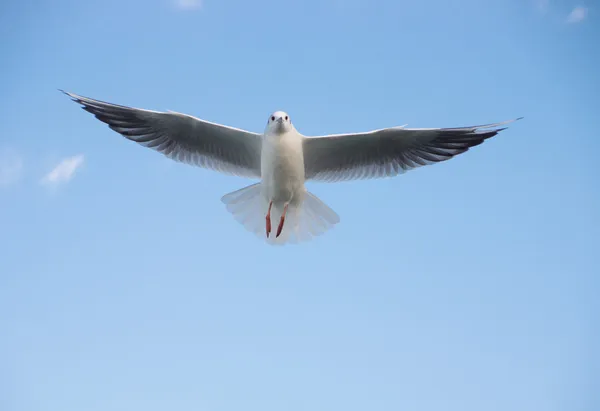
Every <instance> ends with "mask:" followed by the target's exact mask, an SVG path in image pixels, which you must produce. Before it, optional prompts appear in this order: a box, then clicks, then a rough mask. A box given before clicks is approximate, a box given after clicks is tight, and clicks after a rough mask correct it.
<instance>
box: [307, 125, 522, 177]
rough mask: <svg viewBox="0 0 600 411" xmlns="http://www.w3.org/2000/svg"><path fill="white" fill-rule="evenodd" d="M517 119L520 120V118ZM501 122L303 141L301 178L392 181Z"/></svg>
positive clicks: (492, 131) (475, 140) (478, 139)
mask: <svg viewBox="0 0 600 411" xmlns="http://www.w3.org/2000/svg"><path fill="white" fill-rule="evenodd" d="M521 118H522V117H521ZM521 118H517V119H515V120H509V121H505V122H502V123H494V124H485V125H480V126H470V127H457V128H421V129H418V128H416V129H408V128H404V127H394V128H386V129H381V130H375V131H370V132H366V133H354V134H337V135H329V136H320V137H308V138H305V139H304V143H303V144H304V166H305V174H306V179H307V180H318V181H324V182H335V181H347V180H357V179H368V178H382V177H393V176H396V175H398V174H402V173H405V172H406V171H408V170H412V169H414V168H417V167H421V166H424V165H428V164H433V163H437V162H440V161H445V160H449V159H451V158H453V157H454V156H456V155H458V154H461V153H464V152H465V151H467V150H469V148H471V147H474V146H477V145H479V144H481V143H483V142H484V141H485V140H487V139H488V138H490V137H493V136H495V135H496V134H498V133H499V132H500V131H502V130H504V129H505V128H506V127H504V128H499V126H501V125H504V124H507V123H510V122H513V121H516V120H519V119H521Z"/></svg>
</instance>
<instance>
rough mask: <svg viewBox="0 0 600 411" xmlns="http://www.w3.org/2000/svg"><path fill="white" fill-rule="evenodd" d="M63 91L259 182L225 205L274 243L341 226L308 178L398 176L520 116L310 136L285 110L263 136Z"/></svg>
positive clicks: (185, 153) (181, 156) (185, 158)
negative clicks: (469, 123) (491, 121)
mask: <svg viewBox="0 0 600 411" xmlns="http://www.w3.org/2000/svg"><path fill="white" fill-rule="evenodd" d="M60 91H62V92H63V93H65V94H67V95H68V96H70V97H71V98H72V99H73V100H74V101H75V102H77V103H79V104H81V105H82V108H83V109H84V110H86V111H88V112H90V113H92V114H93V115H94V116H95V117H96V118H97V119H98V120H100V121H102V122H104V123H106V124H108V126H109V127H110V128H111V129H112V130H114V131H116V132H117V133H120V134H121V135H123V136H124V137H125V138H127V139H129V140H132V141H135V142H136V143H139V144H141V145H143V146H146V147H150V148H152V149H154V150H156V151H158V152H160V153H162V154H164V155H166V156H167V157H169V158H171V159H173V160H176V161H180V162H184V163H188V164H192V165H196V166H200V167H204V168H207V169H212V170H215V171H219V172H222V173H225V174H230V175H237V176H243V177H249V178H255V179H258V180H259V182H258V183H255V184H252V185H249V186H247V187H244V188H242V189H239V190H237V191H233V192H231V193H229V194H226V195H224V196H223V197H222V199H221V201H222V202H223V203H224V204H225V205H226V207H227V210H228V211H229V212H230V213H231V214H232V215H233V216H234V218H235V219H236V220H237V221H238V222H240V223H241V224H243V225H244V227H246V229H247V230H249V231H251V232H253V233H255V234H256V235H259V236H260V237H262V238H264V239H265V240H266V241H267V243H269V244H285V243H288V242H298V241H306V240H309V239H311V238H312V237H314V236H317V235H320V234H322V233H324V232H325V231H327V230H328V229H330V228H332V227H333V226H334V225H335V224H337V223H338V222H339V221H340V219H339V216H338V215H337V213H336V212H335V211H333V210H332V209H331V208H329V207H328V206H327V205H326V204H325V203H323V202H322V201H321V200H320V199H319V198H317V197H316V196H315V195H313V194H312V193H310V192H309V191H308V190H306V188H305V185H304V184H305V182H306V181H309V180H314V181H326V182H334V181H347V180H356V179H367V178H382V177H393V176H397V175H399V174H402V173H404V172H406V171H408V170H411V169H414V168H416V167H420V166H424V165H428V164H432V163H437V162H440V161H445V160H449V159H450V158H452V157H454V156H456V155H457V154H461V153H464V152H465V151H467V150H468V149H469V148H471V147H474V146H476V145H479V144H481V143H483V141H485V140H486V139H488V138H490V137H493V136H495V135H496V134H498V133H499V132H500V131H502V130H504V129H505V128H506V127H504V128H501V127H500V126H503V125H505V124H508V123H511V122H513V121H516V120H519V119H521V118H522V117H520V118H517V119H513V120H508V121H504V122H501V123H494V124H485V125H479V126H469V127H457V128H406V127H405V126H400V127H391V128H383V129H379V130H373V131H369V132H363V133H351V134H336V135H326V136H318V137H306V136H304V135H302V134H300V133H299V132H298V131H297V130H296V127H295V126H294V125H293V123H292V120H291V119H290V117H289V115H288V114H287V113H285V112H283V111H276V112H274V113H273V114H271V115H270V116H269V118H268V120H267V124H266V127H265V129H264V132H263V133H262V134H259V133H254V132H250V131H246V130H241V129H237V128H233V127H230V126H225V125H222V124H216V123H211V122H208V121H206V120H201V119H199V118H196V117H192V116H190V115H187V114H182V113H177V112H172V111H167V112H160V111H151V110H145V109H138V108H133V107H127V106H121V105H117V104H111V103H107V102H104V101H99V100H94V99H91V98H87V97H82V96H79V95H76V94H73V93H69V92H65V91H63V90H60ZM274 223H276V225H275V224H274Z"/></svg>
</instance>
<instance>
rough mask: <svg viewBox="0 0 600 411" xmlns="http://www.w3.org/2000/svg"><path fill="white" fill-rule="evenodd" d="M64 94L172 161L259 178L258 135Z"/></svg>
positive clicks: (259, 151)
mask: <svg viewBox="0 0 600 411" xmlns="http://www.w3.org/2000/svg"><path fill="white" fill-rule="evenodd" d="M61 91H62V90H61ZM63 93H65V94H67V95H68V96H69V97H71V98H72V99H73V100H74V101H75V102H77V103H79V104H81V105H82V106H83V107H82V108H83V109H84V110H86V111H88V112H90V113H92V114H93V115H94V116H95V117H96V118H97V119H98V120H100V121H102V122H103V123H106V124H108V126H109V127H110V128H111V129H112V130H114V131H116V132H117V133H119V134H121V135H123V136H124V137H125V138H127V139H129V140H132V141H135V142H136V143H139V144H141V145H143V146H145V147H149V148H152V149H154V150H156V151H158V152H160V153H162V154H164V155H165V156H167V157H169V158H171V159H173V160H176V161H180V162H184V163H188V164H192V165H196V166H199V167H204V168H207V169H212V170H215V171H220V172H222V173H225V174H233V175H237V176H243V177H253V178H260V174H261V172H260V154H261V146H262V139H261V136H260V135H259V134H256V133H252V132H249V131H245V130H240V129H236V128H233V127H228V126H224V125H221V124H216V123H210V122H208V121H204V120H200V119H198V118H195V117H192V116H188V115H186V114H180V113H175V112H159V111H151V110H143V109H138V108H132V107H127V106H120V105H116V104H111V103H106V102H103V101H99V100H94V99H91V98H87V97H82V96H78V95H76V94H73V93H68V92H65V91H63Z"/></svg>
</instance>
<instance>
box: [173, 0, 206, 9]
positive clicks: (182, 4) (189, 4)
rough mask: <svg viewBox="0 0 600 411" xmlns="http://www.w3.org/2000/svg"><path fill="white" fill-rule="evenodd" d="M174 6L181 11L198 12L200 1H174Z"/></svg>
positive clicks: (200, 6) (200, 5)
mask: <svg viewBox="0 0 600 411" xmlns="http://www.w3.org/2000/svg"><path fill="white" fill-rule="evenodd" d="M175 5H176V6H177V8H179V9H181V10H199V9H200V8H202V0H175Z"/></svg>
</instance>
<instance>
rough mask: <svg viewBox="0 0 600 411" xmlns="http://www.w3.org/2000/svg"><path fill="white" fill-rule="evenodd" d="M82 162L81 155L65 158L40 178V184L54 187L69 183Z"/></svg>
mask: <svg viewBox="0 0 600 411" xmlns="http://www.w3.org/2000/svg"><path fill="white" fill-rule="evenodd" d="M83 160H84V157H83V154H77V155H76V156H73V157H68V158H65V159H64V160H62V161H61V162H60V163H58V165H57V166H56V167H54V168H53V169H52V171H50V172H49V173H48V174H46V175H45V176H44V177H43V178H42V184H44V185H48V186H55V185H58V184H61V183H67V182H69V181H70V180H71V179H72V178H73V176H74V175H75V172H76V171H77V169H79V167H81V166H82V165H83Z"/></svg>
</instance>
